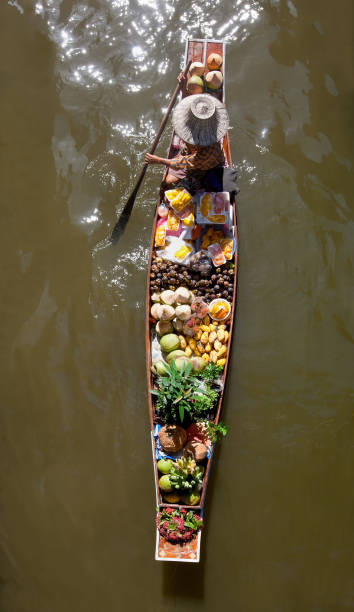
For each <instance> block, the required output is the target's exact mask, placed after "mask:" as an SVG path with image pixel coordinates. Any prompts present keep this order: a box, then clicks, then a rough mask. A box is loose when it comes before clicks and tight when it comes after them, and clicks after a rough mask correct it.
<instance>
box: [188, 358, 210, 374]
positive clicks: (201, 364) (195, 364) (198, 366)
mask: <svg viewBox="0 0 354 612" xmlns="http://www.w3.org/2000/svg"><path fill="white" fill-rule="evenodd" d="M191 362H192V369H193V371H194V372H202V371H203V370H204V368H205V366H206V364H207V363H206V361H205V360H204V359H203V358H202V357H192V358H191Z"/></svg>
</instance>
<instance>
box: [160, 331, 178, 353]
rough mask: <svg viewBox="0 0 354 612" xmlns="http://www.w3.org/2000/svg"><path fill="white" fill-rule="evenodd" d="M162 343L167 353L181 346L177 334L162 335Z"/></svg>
mask: <svg viewBox="0 0 354 612" xmlns="http://www.w3.org/2000/svg"><path fill="white" fill-rule="evenodd" d="M160 345H161V348H162V350H163V351H165V353H170V352H171V351H175V350H176V349H178V348H179V338H178V336H176V334H166V335H165V336H162V338H161V340H160Z"/></svg>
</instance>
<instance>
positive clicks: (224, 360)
mask: <svg viewBox="0 0 354 612" xmlns="http://www.w3.org/2000/svg"><path fill="white" fill-rule="evenodd" d="M225 363H226V359H218V360H217V362H216V365H217V366H221V367H222V368H223V367H224V365H225Z"/></svg>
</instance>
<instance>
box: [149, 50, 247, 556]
mask: <svg viewBox="0 0 354 612" xmlns="http://www.w3.org/2000/svg"><path fill="white" fill-rule="evenodd" d="M211 53H217V54H219V55H220V56H221V57H222V59H223V64H222V68H221V70H222V71H223V77H224V81H223V85H222V87H221V88H220V90H218V91H217V92H213V95H216V96H217V97H218V98H219V100H221V101H222V102H225V43H224V42H223V41H217V40H188V41H187V43H186V52H185V63H186V64H187V62H188V61H189V60H192V61H193V62H201V63H203V64H204V65H205V66H206V60H207V58H208V57H209V56H210V54H211ZM207 72H208V69H207V66H206V67H205V73H207ZM184 89H185V88H184ZM186 95H188V94H187V93H186V91H183V93H182V97H184V96H186ZM180 146H181V141H180V139H179V138H178V136H177V135H176V134H175V133H173V134H172V137H171V142H170V148H169V154H168V156H169V158H172V157H174V156H175V155H176V154H177V153H178V151H179V149H180ZM223 149H224V153H225V159H226V165H227V166H229V167H230V166H231V154H230V144H229V135H228V133H227V134H226V135H225V136H224V138H223ZM165 174H166V171H165ZM164 176H165V175H164ZM197 195H198V194H197ZM164 198H166V193H165V191H164V189H163V188H161V192H160V196H159V199H158V202H157V205H156V212H155V218H154V224H153V230H152V238H151V249H150V258H149V265H148V280H147V293H146V366H147V385H148V403H149V419H150V429H151V444H152V455H153V467H154V476H155V488H156V506H157V508H158V511H159V512H162V511H165V512H166V510H167V509H168V512H170V513H171V512H175V511H178V512H179V513H181V512H182V513H183V511H184V512H185V513H186V512H190V511H193V512H194V513H196V514H197V515H199V516H200V517H201V518H202V519H203V515H204V506H205V499H206V491H207V484H208V479H209V475H210V469H211V465H212V459H213V453H214V446H215V444H214V442H212V441H211V437H210V436H209V439H206V436H205V431H204V433H203V435H201V436H199V438H198V433H197V437H196V438H195V437H194V438H193V428H192V429H191V427H190V424H191V423H192V424H193V419H191V420H190V422H188V420H187V421H186V422H182V423H179V425H181V426H182V427H184V426H186V427H187V425H189V427H187V433H188V431H192V435H191V436H189V438H188V439H190V438H191V439H192V442H193V440H194V442H195V443H196V444H197V445H198V444H199V442H200V443H201V442H203V443H204V445H205V446H206V447H207V457H206V458H205V459H204V460H203V461H202V462H201V464H200V463H197V465H198V466H200V465H202V471H203V469H204V474H203V476H202V483H201V484H199V487H198V489H197V491H196V495H195V496H194V498H193V495H192V496H191V494H188V495H187V496H186V495H183V491H182V494H181V490H179V491H176V490H174V491H173V492H172V497H171V492H169V493H166V492H165V493H164V491H163V490H161V488H160V486H159V483H160V479H161V477H162V475H163V474H161V472H159V467H158V462H159V460H160V458H161V457H162V458H165V459H167V458H168V457H169V458H170V460H171V459H172V462H173V465H176V463H175V460H176V459H177V458H178V457H179V456H180V455H181V453H183V452H184V450H185V448H186V446H184V448H182V450H180V451H179V452H178V453H171V451H170V450H167V451H166V450H165V448H164V447H161V444H160V439H159V436H158V430H159V431H161V427H163V425H164V423H166V422H167V424H168V420H167V421H166V420H165V421H164V420H163V419H161V414H159V409H158V408H157V405H156V394H153V393H151V390H154V389H155V390H156V389H157V388H158V386H159V385H158V375H157V373H156V368H154V362H155V360H156V347H157V348H158V346H159V340H160V339H161V338H160V337H159V336H158V335H157V333H156V318H154V316H152V314H151V309H152V306H153V301H152V296H153V297H154V300H156V299H159V296H156V295H154V294H156V292H157V291H161V290H168V289H169V288H170V290H171V291H172V290H174V289H175V288H176V286H177V287H180V286H186V287H187V288H188V289H189V290H191V294H192V295H193V294H194V295H195V294H196V288H195V287H196V286H197V288H198V286H199V289H201V286H203V283H205V280H206V281H207V283H206V284H207V285H208V284H209V287H208V286H207V289H205V290H204V295H201V296H200V297H202V299H203V300H204V302H206V303H207V304H208V306H209V304H210V301H211V298H214V302H215V299H216V300H219V304H218V307H219V308H220V299H221V300H222V299H223V298H225V296H226V295H227V301H228V302H229V305H230V306H231V308H230V312H229V316H228V318H227V319H226V320H223V321H218V320H217V319H216V318H215V319H212V318H210V316H209V315H206V318H204V323H205V326H206V327H208V340H209V338H211V337H214V336H211V335H210V334H212V332H213V327H210V326H213V325H214V327H215V330H214V331H216V334H217V333H218V332H220V334H219V335H220V337H221V336H222V333H221V331H222V330H224V332H225V336H224V339H223V342H224V344H223V346H224V347H226V354H224V359H221V360H220V359H219V358H217V359H216V358H215V352H216V351H215V350H214V352H213V351H212V350H211V349H210V346H208V342H207V344H206V345H205V344H204V345H203V347H204V348H205V347H206V348H207V349H208V350H209V352H208V353H207V352H206V351H205V350H204V352H203V353H202V354H201V352H199V351H198V350H197V349H196V352H197V353H199V355H201V357H202V359H203V360H204V361H205V362H207V360H209V363H214V364H215V361H216V362H217V363H219V362H220V363H221V362H223V363H222V365H220V366H218V367H219V371H220V374H219V377H218V379H217V381H216V382H215V383H214V387H213V388H214V389H217V392H218V399H217V401H216V403H215V406H214V409H213V410H212V411H211V413H209V416H208V417H207V418H209V421H210V422H211V423H214V424H215V425H218V424H219V422H220V415H221V408H222V403H223V392H224V388H225V383H226V377H227V371H228V367H229V360H230V353H231V340H232V332H233V321H234V315H235V306H236V280H237V248H238V241H237V223H236V205H235V197H234V194H231V199H230V204H229V214H230V220H229V227H228V229H227V230H225V227H226V226H225V225H224V226H221V225H220V224H218V225H215V226H213V225H210V224H208V225H206V226H202V230H203V232H204V233H203V234H202V236H201V237H199V248H201V247H200V241H202V247H203V248H205V246H206V245H207V244H208V240H209V239H207V238H205V239H204V244H203V237H204V236H205V233H206V232H207V231H208V230H209V238H210V235H211V236H212V238H214V241H215V236H214V234H211V232H219V238H218V240H219V242H220V244H221V241H220V232H224V238H226V239H227V238H229V239H230V238H231V240H232V244H233V250H232V252H231V253H230V251H228V252H227V257H228V258H229V259H227V261H226V263H225V264H224V265H221V266H218V267H217V268H216V267H213V270H212V272H211V273H209V276H207V277H206V278H205V277H200V275H199V276H198V274H197V275H195V274H194V276H193V273H189V268H188V267H186V266H183V263H181V264H179V263H178V264H176V263H175V262H174V268H172V274H173V273H174V272H176V277H177V285H176V280H175V278H173V277H172V281H174V282H172V283H171V284H169V283H170V282H171V276H170V277H168V278H167V284H166V283H165V282H164V280H163V279H164V277H165V276H166V275H164V273H163V272H161V273H160V274H159V265H161V266H163V265H165V264H166V261H167V267H168V266H169V265H170V269H171V264H169V263H168V260H166V259H162V258H161V257H160V255H161V247H160V246H159V247H156V246H155V240H156V230H157V229H158V227H159V224H161V218H160V217H159V212H160V213H161V205H163V202H164ZM195 199H196V197H194V200H195ZM194 214H195V209H194ZM172 227H173V226H172ZM199 231H200V230H199V229H197V231H196V232H195V233H196V234H198V232H199ZM225 232H226V233H225ZM190 244H191V243H190ZM197 244H198V243H197ZM227 244H228V245H229V246H230V242H229V243H227ZM164 248H165V247H162V249H164ZM161 261H162V264H161ZM181 271H182V272H181ZM225 271H226V272H225ZM226 273H227V274H228V277H227V276H225V275H226ZM181 274H182V276H181ZM157 277H158V278H157ZM215 277H216V280H215ZM181 278H182V281H180V280H178V279H181ZM193 278H194V280H193ZM195 278H196V279H197V280H195ZM225 278H228V281H226V280H225ZM161 279H162V280H161ZM198 279H199V280H198ZM211 279H214V280H211ZM200 280H202V281H203V282H202V283H201V284H200ZM185 281H186V282H185ZM220 282H223V283H224V285H223V287H221V289H223V291H222V292H221V293H220V291H221V289H220ZM188 283H189V285H188ZM218 283H219V285H217V284H218ZM215 284H216V285H217V289H218V290H216V289H215ZM190 285H192V287H190ZM193 285H194V286H193ZM205 292H206V293H207V295H205ZM197 293H199V294H203V289H202V290H199V291H197ZM216 296H219V297H216ZM192 299H193V298H192ZM155 306H156V305H155ZM209 307H210V306H209ZM187 310H188V309H187ZM158 312H159V313H160V314H161V310H159V311H158ZM155 313H156V308H155V311H154V314H155ZM222 314H223V313H222ZM208 317H209V318H208ZM175 321H176V319H175V320H174V322H175ZM199 322H200V325H202V321H200V320H199ZM162 327H163V326H162ZM210 330H211V331H210ZM201 331H202V330H201V329H200V328H199V330H198V333H197V334H196V336H195V337H194V340H195V341H197V338H198V334H199V341H198V343H197V346H198V345H199V346H200V347H201V343H200V340H201V335H200V332H201ZM174 333H175V334H180V337H183V332H181V331H175V332H174ZM181 334H182V336H181ZM184 338H185V341H186V346H187V349H185V351H186V352H187V351H188V347H190V345H189V343H190V337H188V336H187V335H185V336H184ZM225 338H226V341H225ZM204 341H205V338H204ZM209 344H210V343H209ZM192 345H193V343H192ZM215 346H216V345H215V341H214V348H215ZM217 347H219V345H217ZM180 348H182V349H183V346H182V347H180ZM212 348H213V346H212ZM201 350H203V349H202V348H201ZM223 351H224V349H219V351H218V353H220V354H222V353H223ZM212 353H213V355H212V356H211V354H212ZM218 353H217V355H216V357H218ZM224 353H225V351H224ZM192 354H195V353H194V351H192ZM189 356H190V351H189ZM165 357H166V354H163V358H165ZM172 361H173V360H172ZM182 362H183V358H182ZM199 362H200V360H199ZM175 363H177V361H175ZM152 369H153V370H155V373H153V372H152ZM209 369H210V368H209ZM183 370H184V367H183V368H182V372H183ZM196 376H197V377H198V375H196ZM201 385H202V388H203V382H202V381H201ZM197 420H199V419H197ZM172 422H174V423H176V420H174V421H172ZM197 428H200V426H197ZM203 436H204V437H203ZM192 447H193V449H195V448H196V445H195V444H194V446H193V444H192ZM198 448H199V447H198ZM192 457H193V455H192ZM159 465H160V464H159ZM169 465H171V464H169ZM168 477H169V478H170V476H168ZM165 480H166V479H165ZM198 491H199V493H198ZM178 496H179V499H178V501H176V498H177V497H178ZM171 500H172V501H171ZM196 500H197V503H195V502H196ZM191 503H193V504H194V505H191ZM181 516H183V515H181ZM203 520H204V519H203ZM161 531H162V530H161ZM201 533H202V532H201V531H200V530H199V531H197V533H196V534H195V535H194V537H192V539H190V540H189V541H186V542H182V541H181V540H177V541H175V542H171V541H168V539H166V538H165V537H163V535H162V533H160V531H159V529H157V528H156V552H155V559H156V560H158V561H183V562H198V561H199V559H200V542H201Z"/></svg>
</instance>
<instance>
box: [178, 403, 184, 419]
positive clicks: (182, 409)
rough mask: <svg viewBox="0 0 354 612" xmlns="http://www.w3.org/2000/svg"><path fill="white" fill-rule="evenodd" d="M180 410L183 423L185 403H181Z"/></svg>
mask: <svg viewBox="0 0 354 612" xmlns="http://www.w3.org/2000/svg"><path fill="white" fill-rule="evenodd" d="M178 410H179V418H180V419H181V423H183V419H184V406H183V404H180V405H179V407H178Z"/></svg>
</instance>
